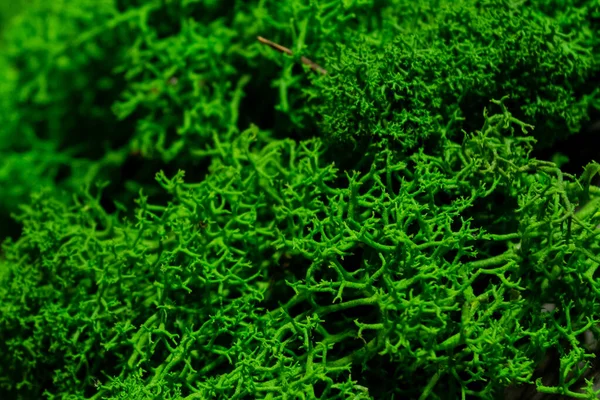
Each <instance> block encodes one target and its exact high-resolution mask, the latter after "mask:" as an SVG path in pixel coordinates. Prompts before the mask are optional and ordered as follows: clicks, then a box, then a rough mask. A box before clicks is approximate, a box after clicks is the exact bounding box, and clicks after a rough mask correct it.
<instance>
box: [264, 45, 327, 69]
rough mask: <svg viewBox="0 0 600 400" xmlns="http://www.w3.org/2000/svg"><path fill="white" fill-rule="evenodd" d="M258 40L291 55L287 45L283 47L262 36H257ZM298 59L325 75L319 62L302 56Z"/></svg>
mask: <svg viewBox="0 0 600 400" xmlns="http://www.w3.org/2000/svg"><path fill="white" fill-rule="evenodd" d="M258 41H259V42H261V43H262V44H266V45H267V46H269V47H270V48H272V49H275V50H277V51H279V52H281V53H284V54H287V55H290V56H293V55H294V53H293V52H292V51H291V50H290V49H288V48H287V47H284V46H282V45H280V44H277V43H275V42H272V41H270V40H269V39H265V38H264V37H262V36H259V37H258ZM300 61H302V64H304V65H307V66H308V67H309V68H310V69H312V70H313V71H315V72H318V73H320V74H322V75H327V70H326V69H325V68H323V67H321V66H320V65H319V64H317V63H316V62H314V61H312V60H310V59H308V58H306V57H304V56H302V57H300Z"/></svg>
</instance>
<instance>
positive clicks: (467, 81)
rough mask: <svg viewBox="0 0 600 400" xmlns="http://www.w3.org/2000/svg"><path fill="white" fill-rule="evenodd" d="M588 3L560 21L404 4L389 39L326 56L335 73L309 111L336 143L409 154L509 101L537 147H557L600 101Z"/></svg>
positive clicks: (454, 5) (527, 11) (320, 86)
mask: <svg viewBox="0 0 600 400" xmlns="http://www.w3.org/2000/svg"><path fill="white" fill-rule="evenodd" d="M533 3H534V4H535V2H533ZM592 4H593V3H592V2H590V3H589V5H588V6H587V7H582V9H577V8H574V7H571V8H568V9H566V10H565V13H564V14H562V15H560V18H553V17H551V16H548V15H546V14H545V13H544V12H543V11H542V10H539V9H537V8H536V7H535V6H530V7H527V6H524V5H523V4H522V3H519V4H517V3H514V4H512V3H510V2H506V1H503V0H498V1H486V2H479V1H473V0H466V1H458V2H457V1H441V2H439V4H436V5H435V6H425V5H423V6H422V8H418V6H414V5H413V4H410V5H408V4H407V5H406V6H405V8H404V11H405V12H397V13H396V15H394V16H393V18H392V16H390V20H389V21H388V26H390V28H388V30H384V33H385V36H384V39H383V40H382V39H380V38H377V39H374V38H373V37H372V34H369V35H368V36H362V37H358V38H357V39H356V40H355V41H353V42H351V43H350V44H346V45H340V46H339V48H338V49H337V50H336V51H333V52H331V53H329V55H328V57H327V58H326V61H325V63H326V65H327V68H328V69H329V71H330V76H328V77H325V78H320V79H317V81H316V82H315V84H316V86H315V87H311V88H309V89H308V91H309V93H310V96H311V98H313V99H314V100H315V102H316V104H317V107H316V108H315V109H313V111H312V113H313V115H314V116H315V118H320V119H321V120H322V127H323V129H324V131H325V132H326V134H328V135H329V136H330V137H332V138H333V139H335V140H338V141H348V140H350V141H356V140H359V139H361V138H367V139H370V140H375V141H381V140H391V141H392V142H393V143H395V144H397V145H399V146H400V148H404V149H413V148H415V147H417V146H419V145H423V144H425V143H431V140H435V141H437V140H438V138H440V137H444V136H450V137H452V136H455V135H457V134H459V133H460V132H461V129H463V128H467V129H473V128H475V127H477V126H478V124H480V122H481V119H480V118H478V117H477V114H476V113H477V110H480V109H481V107H482V106H484V105H485V104H486V102H487V101H488V100H489V99H490V98H499V97H501V96H504V95H510V99H511V100H510V102H509V103H508V104H509V105H510V106H511V109H514V110H515V113H516V115H517V116H518V117H519V118H522V119H523V120H525V121H528V122H530V123H535V125H536V128H537V129H536V137H537V138H538V140H539V141H540V145H542V146H544V145H551V144H552V143H554V141H555V140H557V139H561V138H563V137H564V136H565V135H568V134H569V133H576V132H578V131H579V130H580V129H581V127H582V124H583V123H586V122H587V121H588V111H589V108H590V106H591V105H592V104H593V103H594V102H596V103H597V101H598V96H599V92H598V89H597V88H595V87H590V86H589V85H587V82H588V81H589V79H590V78H591V77H592V76H593V74H594V73H597V72H598V66H597V64H596V63H595V60H594V57H597V56H595V55H594V54H595V53H597V50H598V48H599V44H600V41H599V40H598V37H597V35H590V30H591V29H597V27H598V26H597V23H596V24H592V23H590V22H591V21H590V20H589V19H588V20H586V19H584V18H582V15H585V14H584V13H585V11H584V10H588V11H589V10H590V8H591V6H592ZM596 8H597V5H596ZM392 23H393V25H392ZM576 24H581V25H579V26H577V27H576V26H575V25H576ZM575 29H577V30H575ZM428 140H429V141H428Z"/></svg>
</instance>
